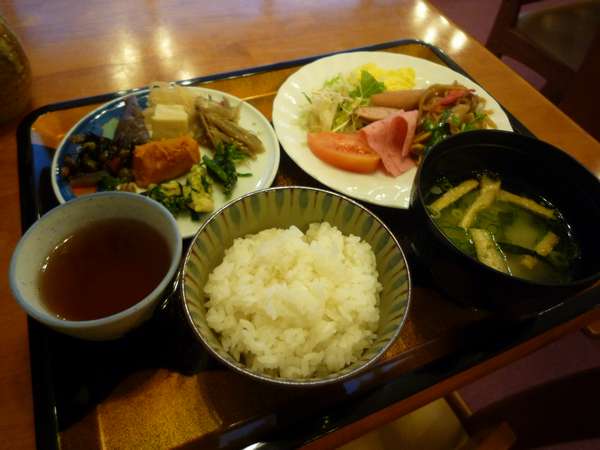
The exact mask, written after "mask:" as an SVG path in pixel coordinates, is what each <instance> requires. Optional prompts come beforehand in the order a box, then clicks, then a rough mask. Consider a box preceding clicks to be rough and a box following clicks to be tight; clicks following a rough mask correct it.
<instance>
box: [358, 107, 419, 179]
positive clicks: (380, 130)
mask: <svg viewBox="0 0 600 450" xmlns="http://www.w3.org/2000/svg"><path fill="white" fill-rule="evenodd" d="M418 115H419V112H418V111H416V110H415V111H399V112H397V113H395V114H392V115H391V116H389V117H387V118H386V119H383V120H378V121H377V122H373V123H372V124H369V125H367V126H366V127H364V128H362V129H361V130H360V132H361V133H363V134H364V136H365V138H366V139H367V142H368V144H369V147H371V148H372V149H373V150H374V151H375V152H377V154H378V155H379V156H380V157H381V161H382V162H383V166H384V167H385V170H387V171H388V172H389V173H390V175H392V176H395V177H397V176H398V175H402V174H403V173H404V172H406V171H407V170H409V169H411V168H412V167H414V166H415V162H414V161H413V160H412V159H411V158H410V144H411V142H412V140H413V137H414V135H415V128H416V126H417V116H418Z"/></svg>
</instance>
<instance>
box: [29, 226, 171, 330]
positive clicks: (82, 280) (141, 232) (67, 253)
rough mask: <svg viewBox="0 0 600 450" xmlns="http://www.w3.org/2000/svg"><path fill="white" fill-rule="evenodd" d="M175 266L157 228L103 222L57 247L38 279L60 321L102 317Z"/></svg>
mask: <svg viewBox="0 0 600 450" xmlns="http://www.w3.org/2000/svg"><path fill="white" fill-rule="evenodd" d="M170 263H171V256H170V251H169V247H168V245H167V242H166V241H165V239H164V238H163V237H162V235H161V234H160V233H159V232H158V231H156V230H155V229H154V228H152V227H150V226H149V225H146V224H145V223H143V222H140V221H137V220H132V219H110V220H101V221H98V222H95V223H92V224H90V225H88V226H85V227H82V228H81V229H79V230H77V232H76V233H74V234H73V235H71V236H68V237H67V238H66V239H64V240H63V241H62V242H61V243H60V244H59V245H57V246H56V247H55V249H54V250H53V251H52V253H51V254H50V255H49V256H48V258H47V259H46V261H45V263H44V265H43V267H42V270H41V272H40V275H39V287H40V295H41V298H42V300H43V302H44V303H45V305H46V307H47V308H48V309H49V310H50V311H51V312H52V313H54V314H55V315H56V316H57V317H59V318H61V319H66V320H93V319H99V318H102V317H107V316H110V315H112V314H116V313H118V312H120V311H123V310H125V309H127V308H129V307H130V306H133V305H134V304H136V303H137V302H139V301H140V300H142V299H143V298H144V297H146V296H147V295H148V294H149V293H150V292H152V291H153V290H154V288H156V286H158V284H159V283H160V281H161V280H162V279H163V278H164V276H165V275H166V274H167V271H168V269H169V266H170Z"/></svg>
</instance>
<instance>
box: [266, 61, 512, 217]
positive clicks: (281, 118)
mask: <svg viewBox="0 0 600 450" xmlns="http://www.w3.org/2000/svg"><path fill="white" fill-rule="evenodd" d="M367 63H374V64H376V65H378V66H379V67H382V68H384V69H399V68H402V67H412V68H413V69H414V70H415V75H416V79H415V88H416V89H419V88H426V87H428V86H429V85H431V84H436V83H452V82H453V81H457V82H458V83H460V84H462V85H464V86H466V87H468V88H472V89H475V91H476V93H477V95H479V96H481V97H483V98H484V99H485V101H486V109H489V110H491V111H492V113H491V115H490V117H491V119H492V120H493V121H494V122H495V123H496V126H497V127H498V129H500V130H507V131H512V127H511V126H510V122H509V120H508V117H507V116H506V114H504V111H502V108H501V107H500V105H498V103H497V102H496V101H495V100H494V99H493V98H492V97H491V96H490V95H489V94H488V93H487V92H485V91H484V90H483V88H482V87H481V86H479V85H477V84H475V83H474V82H472V81H471V80H469V79H468V78H466V77H464V76H463V75H461V74H459V73H457V72H454V71H453V70H450V69H449V68H447V67H445V66H441V65H439V64H435V63H433V62H431V61H427V60H425V59H420V58H415V57H413V56H408V55H401V54H397V53H386V52H354V53H340V54H337V55H333V56H327V57H325V58H322V59H319V60H316V61H314V62H312V63H310V64H307V65H306V66H304V67H302V68H301V69H300V70H298V71H297V72H295V73H294V74H292V75H290V77H289V78H288V79H287V80H286V81H285V82H284V83H283V84H282V85H281V87H280V88H279V91H278V92H277V96H276V97H275V101H274V103H273V125H274V126H275V131H276V133H277V136H278V137H279V141H280V142H281V144H282V145H283V148H284V150H285V151H286V153H287V154H288V155H289V156H290V157H291V158H292V159H293V160H294V162H295V163H296V164H298V166H300V167H301V168H302V169H303V170H304V171H305V172H306V173H308V174H309V175H311V176H312V177H313V178H316V179H317V180H318V181H319V182H321V183H323V184H324V185H325V186H328V187H330V188H331V189H334V190H336V191H338V192H341V193H342V194H346V195H348V196H350V197H354V198H356V199H358V200H363V201H366V202H369V203H373V204H376V205H381V206H389V207H392V208H408V205H409V202H410V191H411V187H412V182H413V179H414V177H415V173H416V168H413V169H411V170H409V171H408V172H406V173H404V174H402V175H400V176H399V177H396V178H393V177H391V176H388V175H386V174H385V173H383V172H382V171H377V172H375V173H373V174H358V173H353V172H347V171H344V170H341V169H337V168H336V167H333V166H330V165H329V164H326V163H324V162H323V161H321V160H320V159H319V158H317V157H316V156H314V155H313V153H312V152H311V151H310V149H309V148H308V145H307V143H306V130H305V129H303V128H302V127H301V125H300V115H301V112H302V111H303V109H304V107H305V106H306V104H307V100H306V98H305V96H304V94H305V93H306V94H308V95H310V93H311V92H312V91H314V90H316V89H320V88H321V87H322V86H323V83H324V82H325V81H326V80H328V79H330V78H332V77H334V76H336V75H337V74H340V73H341V74H348V73H350V72H352V71H353V70H355V69H357V68H358V67H360V66H362V65H363V64H367Z"/></svg>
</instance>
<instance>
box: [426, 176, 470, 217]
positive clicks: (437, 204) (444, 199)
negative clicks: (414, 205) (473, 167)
mask: <svg viewBox="0 0 600 450" xmlns="http://www.w3.org/2000/svg"><path fill="white" fill-rule="evenodd" d="M477 186H479V181H477V180H475V179H471V180H466V181H463V182H462V183H460V184H459V185H458V186H455V187H453V188H452V189H449V190H448V191H446V192H445V193H444V195H442V196H441V197H440V198H438V199H437V200H436V201H434V202H433V203H432V204H431V205H429V207H430V208H431V209H432V210H433V211H435V212H440V211H441V210H442V209H444V208H446V207H447V206H450V205H451V204H452V203H454V202H455V201H457V200H458V199H460V198H461V197H462V196H463V195H465V194H468V193H469V192H471V191H472V190H473V189H475V188H476V187H477Z"/></svg>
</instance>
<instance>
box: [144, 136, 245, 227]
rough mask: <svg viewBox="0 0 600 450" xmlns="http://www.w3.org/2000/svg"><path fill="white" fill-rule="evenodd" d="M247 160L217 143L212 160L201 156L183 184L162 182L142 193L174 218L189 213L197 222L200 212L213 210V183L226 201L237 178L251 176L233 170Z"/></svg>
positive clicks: (228, 147)
mask: <svg viewBox="0 0 600 450" xmlns="http://www.w3.org/2000/svg"><path fill="white" fill-rule="evenodd" d="M247 158H248V156H247V155H246V154H245V153H242V152H241V151H240V150H239V149H238V148H237V146H236V145H235V144H219V145H217V148H216V149H215V155H214V157H213V158H210V157H209V156H207V155H204V156H203V157H202V162H201V163H199V164H196V165H195V166H193V167H192V169H191V170H190V172H189V173H188V175H187V176H186V179H185V181H184V182H183V183H181V182H179V181H177V180H171V181H166V182H164V183H160V184H158V185H152V186H150V188H149V189H148V190H147V191H146V192H144V193H143V194H144V195H147V196H148V197H150V198H152V199H153V200H156V201H157V202H159V203H161V204H163V205H164V206H165V207H166V208H167V209H168V210H169V211H171V213H172V214H173V215H175V216H177V215H179V214H185V213H190V215H191V218H192V220H199V219H200V217H201V215H202V214H203V213H207V212H210V211H212V210H213V209H214V202H213V198H212V194H213V188H214V185H215V184H218V185H220V186H221V188H222V190H223V193H224V194H225V196H226V197H228V198H229V197H231V193H232V192H233V190H234V189H235V186H236V184H237V180H238V177H245V176H251V174H249V173H239V172H238V171H237V164H239V163H240V162H241V161H244V160H245V159H247Z"/></svg>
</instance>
